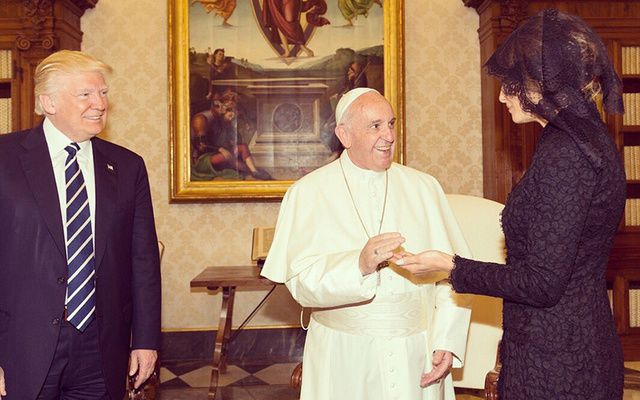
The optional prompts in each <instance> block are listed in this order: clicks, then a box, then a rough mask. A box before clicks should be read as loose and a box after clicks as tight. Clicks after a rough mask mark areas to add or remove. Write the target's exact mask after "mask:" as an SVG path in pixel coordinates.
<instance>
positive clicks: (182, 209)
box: [82, 0, 482, 330]
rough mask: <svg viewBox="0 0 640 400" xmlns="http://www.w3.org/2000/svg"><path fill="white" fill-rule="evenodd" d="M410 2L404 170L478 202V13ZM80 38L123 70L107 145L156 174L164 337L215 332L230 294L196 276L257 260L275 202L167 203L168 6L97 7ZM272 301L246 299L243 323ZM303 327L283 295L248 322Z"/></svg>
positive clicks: (121, 2)
mask: <svg viewBox="0 0 640 400" xmlns="http://www.w3.org/2000/svg"><path fill="white" fill-rule="evenodd" d="M241 1H245V0H241ZM330 1H331V0H330ZM405 1H406V5H405V10H406V16H407V17H406V33H405V39H406V53H407V56H406V108H407V115H408V116H409V117H408V118H407V122H406V150H407V164H408V165H410V166H412V167H414V168H417V169H420V170H424V171H427V172H429V173H431V174H433V175H434V176H436V178H438V179H439V180H440V182H441V183H442V185H443V187H444V189H445V191H447V192H453V193H467V194H474V195H481V194H482V159H481V157H482V155H481V134H480V130H481V125H480V75H479V68H478V63H479V46H478V39H477V33H476V30H477V27H478V16H477V14H476V12H475V10H473V9H468V8H466V7H464V6H463V4H462V1H461V0H405ZM82 29H83V31H84V33H85V37H84V42H83V50H85V51H87V52H89V53H92V54H93V55H95V56H97V57H99V58H101V59H103V60H104V61H106V62H107V63H109V64H111V65H112V66H113V67H114V70H115V73H114V76H113V77H112V79H111V90H110V98H111V103H112V108H111V114H110V117H109V118H110V122H109V126H108V129H107V132H106V133H105V134H104V135H103V137H105V138H106V139H108V140H112V141H114V142H116V143H119V144H121V145H124V146H126V147H128V148H130V149H132V150H133V151H135V152H137V153H139V154H140V155H142V156H143V157H144V159H145V160H146V163H147V168H148V169H149V176H150V180H151V188H152V196H153V203H154V208H155V213H156V226H157V228H158V235H159V237H160V239H161V240H162V241H163V242H164V243H165V245H166V251H165V256H164V260H163V263H162V278H163V283H162V286H163V309H162V311H163V316H162V326H163V329H164V330H178V329H203V328H212V327H215V326H217V323H218V320H217V317H216V316H217V313H218V311H217V310H219V307H220V302H221V295H220V294H219V293H215V294H210V293H207V292H206V291H193V290H191V289H190V288H189V281H190V279H191V278H193V277H194V276H195V275H197V274H198V273H199V272H200V271H201V270H202V268H203V267H204V266H207V265H242V264H247V263H249V262H250V245H251V241H250V237H251V230H252V228H253V227H254V226H268V225H273V224H275V220H276V216H277V212H278V204H275V203H232V204H169V201H168V192H169V190H168V179H169V169H168V161H169V127H168V96H167V6H166V0H137V1H131V0H102V1H99V2H98V4H97V6H96V8H95V9H92V10H89V11H88V12H87V13H86V14H85V16H84V17H83V19H82ZM265 293H266V292H259V291H243V292H239V293H238V294H237V296H236V309H235V316H234V318H235V322H236V325H237V324H238V323H239V322H240V321H241V320H242V319H244V317H245V316H246V315H247V314H248V313H249V311H250V310H251V309H252V307H253V306H254V305H255V304H257V303H258V302H259V301H260V298H261V296H262V295H263V294H265ZM297 321H298V307H297V306H296V305H295V303H294V302H293V300H291V298H290V296H289V295H288V293H287V291H286V289H284V288H282V287H280V288H278V290H277V291H276V296H275V297H273V298H272V299H271V300H270V301H269V302H268V303H267V305H266V306H265V307H264V309H263V310H262V311H261V312H260V313H259V314H258V315H257V316H256V318H254V319H253V321H252V323H251V324H250V325H252V326H280V325H286V324H292V323H296V322H297Z"/></svg>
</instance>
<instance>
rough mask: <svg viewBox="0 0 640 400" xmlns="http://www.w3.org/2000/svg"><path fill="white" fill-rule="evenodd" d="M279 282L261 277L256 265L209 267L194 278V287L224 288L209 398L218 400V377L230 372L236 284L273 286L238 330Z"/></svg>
mask: <svg viewBox="0 0 640 400" xmlns="http://www.w3.org/2000/svg"><path fill="white" fill-rule="evenodd" d="M275 286H276V284H275V283H274V282H272V281H270V280H268V279H267V278H264V277H262V276H260V268H259V267H257V266H255V265H249V266H233V267H207V268H205V269H204V271H202V272H201V273H200V274H199V275H198V276H196V277H195V278H193V279H192V280H191V287H192V288H196V287H206V288H207V289H208V290H216V289H218V288H222V307H221V308H220V320H219V322H218V331H217V332H216V342H215V347H214V349H213V369H212V370H211V380H210V382H209V394H208V396H207V398H208V399H209V400H215V398H216V391H217V390H218V377H219V375H220V374H224V373H225V372H227V345H228V344H229V342H230V339H232V338H231V320H232V318H233V299H234V297H235V293H236V288H237V287H266V288H268V287H271V291H269V293H267V295H266V296H265V297H264V299H262V301H261V302H260V304H258V305H257V306H256V308H255V309H254V310H253V311H252V312H251V313H250V314H249V316H248V317H247V318H246V319H245V320H244V322H242V324H240V327H239V328H238V330H240V329H242V327H243V326H244V324H245V323H246V322H247V321H248V320H249V319H250V318H251V317H252V316H253V315H254V314H255V313H256V312H257V311H258V310H259V309H260V307H261V306H262V305H263V304H264V302H265V301H266V300H267V298H268V297H269V295H270V294H271V293H272V292H273V289H274V288H275Z"/></svg>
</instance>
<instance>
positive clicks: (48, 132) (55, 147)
mask: <svg viewBox="0 0 640 400" xmlns="http://www.w3.org/2000/svg"><path fill="white" fill-rule="evenodd" d="M42 128H43V130H44V137H45V139H46V140H47V146H48V147H49V152H50V153H51V155H52V156H53V155H54V154H58V153H59V152H61V151H64V152H65V154H66V153H67V151H66V150H65V149H64V148H65V147H67V146H69V145H70V144H71V143H72V142H73V141H72V140H71V139H69V138H68V137H67V135H65V134H64V133H62V131H60V130H59V129H58V128H56V127H55V126H54V125H53V123H52V122H51V121H50V120H49V118H46V117H45V119H44V123H43V124H42ZM78 146H80V150H78V157H86V156H87V155H88V153H89V151H90V150H91V141H90V140H85V141H84V142H82V143H78Z"/></svg>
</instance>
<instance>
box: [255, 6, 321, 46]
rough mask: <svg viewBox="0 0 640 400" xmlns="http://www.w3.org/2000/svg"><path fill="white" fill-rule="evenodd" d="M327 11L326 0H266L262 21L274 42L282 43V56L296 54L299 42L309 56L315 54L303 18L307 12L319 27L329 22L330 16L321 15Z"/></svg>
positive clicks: (313, 22) (275, 43) (307, 17)
mask: <svg viewBox="0 0 640 400" xmlns="http://www.w3.org/2000/svg"><path fill="white" fill-rule="evenodd" d="M326 12H327V3H326V2H325V0H264V4H263V6H262V21H261V22H262V25H263V27H265V30H266V32H267V33H268V35H269V40H270V41H271V43H272V44H274V45H282V48H283V52H282V53H281V56H282V57H284V58H287V57H292V56H295V53H296V52H294V48H295V47H296V46H300V49H301V50H302V51H304V52H305V53H306V54H307V56H309V57H313V55H314V54H313V51H312V50H311V49H310V48H308V47H307V38H306V37H305V34H304V31H303V30H302V25H301V24H300V18H301V16H302V13H305V17H306V19H307V23H308V24H309V25H312V26H314V27H319V26H323V25H327V24H329V20H327V19H326V18H324V17H322V15H323V14H324V13H326Z"/></svg>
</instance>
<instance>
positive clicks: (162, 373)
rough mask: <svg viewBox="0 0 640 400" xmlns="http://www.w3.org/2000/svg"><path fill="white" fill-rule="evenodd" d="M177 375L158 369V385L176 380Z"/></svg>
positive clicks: (164, 369)
mask: <svg viewBox="0 0 640 400" xmlns="http://www.w3.org/2000/svg"><path fill="white" fill-rule="evenodd" d="M177 377H178V375H176V374H174V373H173V372H171V371H169V370H168V369H166V368H165V367H160V383H161V384H162V383H165V382H166V381H170V380H171V379H174V378H177Z"/></svg>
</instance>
